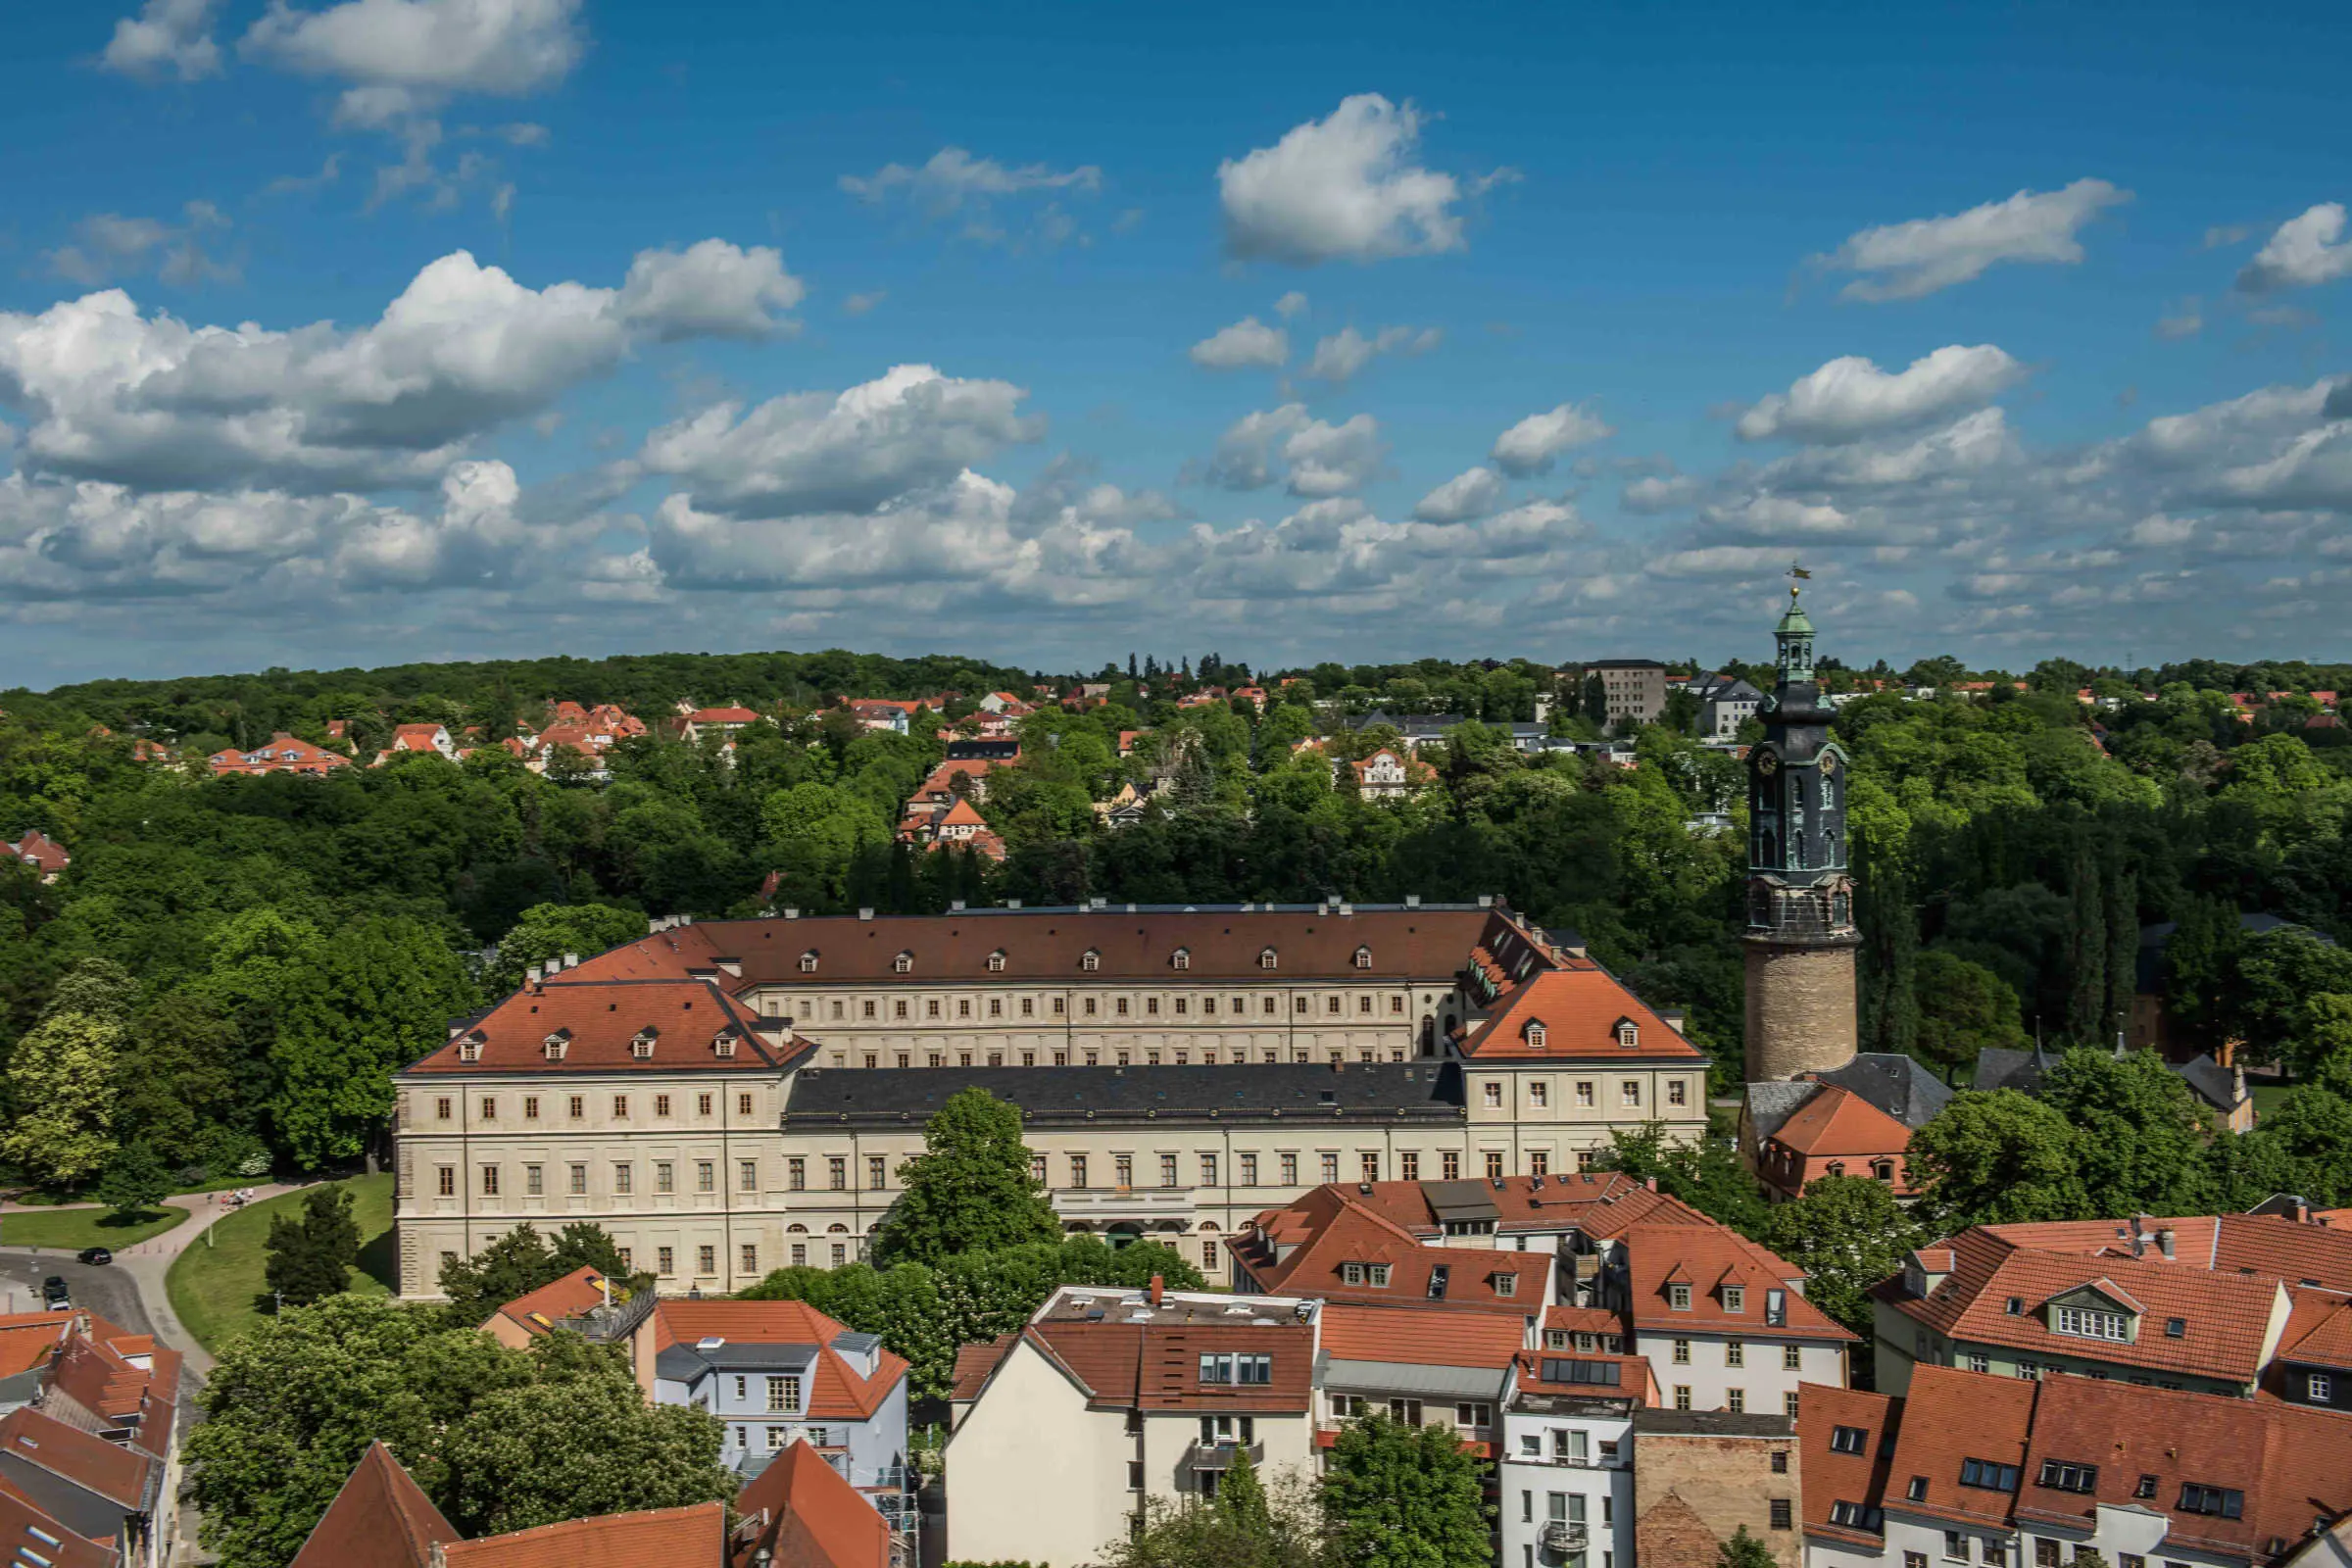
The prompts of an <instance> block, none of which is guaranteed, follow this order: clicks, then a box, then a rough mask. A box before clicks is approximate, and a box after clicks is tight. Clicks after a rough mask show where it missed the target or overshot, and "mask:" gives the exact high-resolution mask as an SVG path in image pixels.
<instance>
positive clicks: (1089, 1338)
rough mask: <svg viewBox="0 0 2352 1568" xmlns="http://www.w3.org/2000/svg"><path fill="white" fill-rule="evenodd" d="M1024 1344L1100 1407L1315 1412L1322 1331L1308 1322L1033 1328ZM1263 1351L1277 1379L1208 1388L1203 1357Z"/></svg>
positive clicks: (1047, 1324) (1026, 1332)
mask: <svg viewBox="0 0 2352 1568" xmlns="http://www.w3.org/2000/svg"><path fill="white" fill-rule="evenodd" d="M1021 1338H1022V1343H1024V1344H1026V1345H1028V1346H1031V1347H1033V1348H1036V1349H1037V1350H1038V1352H1039V1353H1041V1354H1043V1355H1044V1356H1045V1357H1046V1358H1047V1360H1049V1361H1051V1362H1052V1363H1053V1364H1054V1365H1055V1366H1057V1367H1059V1368H1060V1369H1061V1370H1062V1372H1063V1373H1064V1375H1066V1376H1067V1377H1069V1378H1070V1380H1071V1381H1072V1382H1074V1383H1076V1384H1077V1385H1078V1387H1079V1388H1080V1389H1082V1390H1084V1391H1085V1392H1086V1395H1087V1400H1088V1402H1089V1403H1090V1404H1093V1405H1095V1406H1097V1407H1098V1408H1107V1409H1136V1410H1144V1411H1179V1410H1186V1411H1201V1412H1205V1413H1211V1414H1213V1413H1216V1412H1219V1411H1231V1412H1233V1413H1234V1414H1237V1415H1239V1414H1244V1413H1252V1414H1260V1415H1265V1414H1297V1413H1300V1412H1304V1411H1307V1410H1310V1409H1312V1408H1313V1405H1314V1392H1313V1380H1314V1365H1313V1362H1314V1358H1315V1355H1314V1346H1315V1336H1314V1328H1313V1326H1312V1325H1311V1324H1305V1323H1268V1324H1257V1323H1231V1324H1226V1323H1188V1324H1162V1323H1123V1322H1120V1321H1117V1320H1116V1319H1113V1318H1107V1317H1106V1318H1104V1319H1103V1320H1101V1321H1099V1322H1067V1321H1062V1322H1052V1321H1050V1322H1044V1323H1032V1324H1031V1325H1029V1327H1027V1328H1026V1329H1023V1330H1022V1331H1021ZM1222 1351H1233V1352H1253V1353H1254V1352H1262V1353H1264V1354H1266V1355H1268V1356H1270V1357H1271V1358H1272V1363H1271V1374H1272V1380H1271V1381H1270V1382H1268V1383H1262V1384H1241V1383H1202V1382H1201V1365H1200V1363H1201V1356H1202V1355H1203V1354H1209V1353H1215V1352H1222Z"/></svg>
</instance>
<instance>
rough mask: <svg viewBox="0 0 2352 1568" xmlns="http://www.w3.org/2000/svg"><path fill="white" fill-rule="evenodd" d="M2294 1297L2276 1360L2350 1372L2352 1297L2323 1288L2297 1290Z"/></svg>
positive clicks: (2280, 1338)
mask: <svg viewBox="0 0 2352 1568" xmlns="http://www.w3.org/2000/svg"><path fill="white" fill-rule="evenodd" d="M2294 1299H2295V1300H2294V1310H2293V1312H2292V1313H2291V1314H2289V1316H2288V1317H2287V1320H2286V1331H2285V1332H2284V1333H2283V1334H2281V1335H2279V1336H2278V1359H2279V1360H2281V1361H2292V1362H2295V1363H2296V1364H2297V1365H2299V1366H2324V1367H2329V1368H2332V1369H2334V1370H2336V1371H2340V1372H2352V1300H2347V1299H2344V1298H2343V1297H2340V1296H2335V1295H2331V1294H2329V1293H2327V1292H2325V1291H2297V1292H2295V1293H2294Z"/></svg>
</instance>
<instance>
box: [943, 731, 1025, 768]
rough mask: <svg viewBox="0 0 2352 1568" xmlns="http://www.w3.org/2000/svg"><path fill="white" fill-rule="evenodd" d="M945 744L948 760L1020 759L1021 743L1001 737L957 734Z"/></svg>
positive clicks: (997, 761) (1003, 760) (1012, 760)
mask: <svg viewBox="0 0 2352 1568" xmlns="http://www.w3.org/2000/svg"><path fill="white" fill-rule="evenodd" d="M946 744H947V753H946V760H947V761H949V762H996V763H1005V762H1017V761H1019V760H1021V743H1020V741H1019V740H1017V739H1005V738H1003V737H998V738H994V739H992V738H988V737H967V736H960V735H959V736H957V737H956V739H954V740H951V741H949V742H947V743H946Z"/></svg>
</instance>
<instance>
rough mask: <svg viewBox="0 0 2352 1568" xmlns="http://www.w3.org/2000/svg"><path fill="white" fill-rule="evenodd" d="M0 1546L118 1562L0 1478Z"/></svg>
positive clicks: (93, 1567)
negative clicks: (41, 1536) (45, 1539)
mask: <svg viewBox="0 0 2352 1568" xmlns="http://www.w3.org/2000/svg"><path fill="white" fill-rule="evenodd" d="M35 1530H38V1531H40V1532H42V1534H44V1535H46V1536H48V1537H49V1538H50V1542H54V1543H55V1544H50V1542H40V1541H36V1540H34V1539H33V1537H32V1534H31V1533H32V1532H33V1531H35ZM0 1543H6V1544H10V1545H11V1546H22V1547H25V1548H29V1549H31V1550H34V1551H37V1552H39V1553H40V1555H41V1557H42V1558H43V1559H44V1560H45V1561H47V1562H48V1563H50V1564H51V1568H115V1565H116V1563H117V1562H118V1561H119V1560H120V1554H119V1553H118V1552H117V1551H116V1550H115V1547H114V1545H113V1544H111V1543H110V1544H105V1545H101V1544H98V1543H97V1542H95V1541H92V1540H90V1539H88V1538H87V1537H85V1536H78V1535H75V1534H74V1533H73V1531H72V1530H70V1529H68V1528H67V1527H66V1525H65V1524H64V1522H63V1521H61V1520H59V1519H58V1518H57V1517H56V1516H55V1515H53V1514H51V1513H49V1512H48V1511H47V1510H46V1509H44V1508H43V1507H42V1506H41V1505H40V1504H39V1503H37V1502H35V1501H34V1500H33V1499H32V1498H31V1497H30V1496H29V1495H26V1494H25V1493H24V1492H22V1491H20V1490H18V1489H17V1488H15V1487H13V1486H11V1485H9V1483H8V1480H7V1478H6V1477H0ZM9 1562H10V1568H30V1565H29V1563H28V1562H27V1561H26V1559H25V1556H24V1555H22V1554H21V1553H20V1554H19V1555H16V1556H12V1557H11V1558H10V1559H9ZM363 1568H365V1565H363Z"/></svg>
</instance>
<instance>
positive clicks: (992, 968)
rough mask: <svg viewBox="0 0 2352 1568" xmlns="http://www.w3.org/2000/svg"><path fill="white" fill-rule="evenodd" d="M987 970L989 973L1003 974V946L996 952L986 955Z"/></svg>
mask: <svg viewBox="0 0 2352 1568" xmlns="http://www.w3.org/2000/svg"><path fill="white" fill-rule="evenodd" d="M988 972H989V973H990V974H1003V973H1004V972H1005V950H1004V949H1003V948H999V949H998V950H997V951H996V952H994V953H992V954H990V955H989V956H988Z"/></svg>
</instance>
